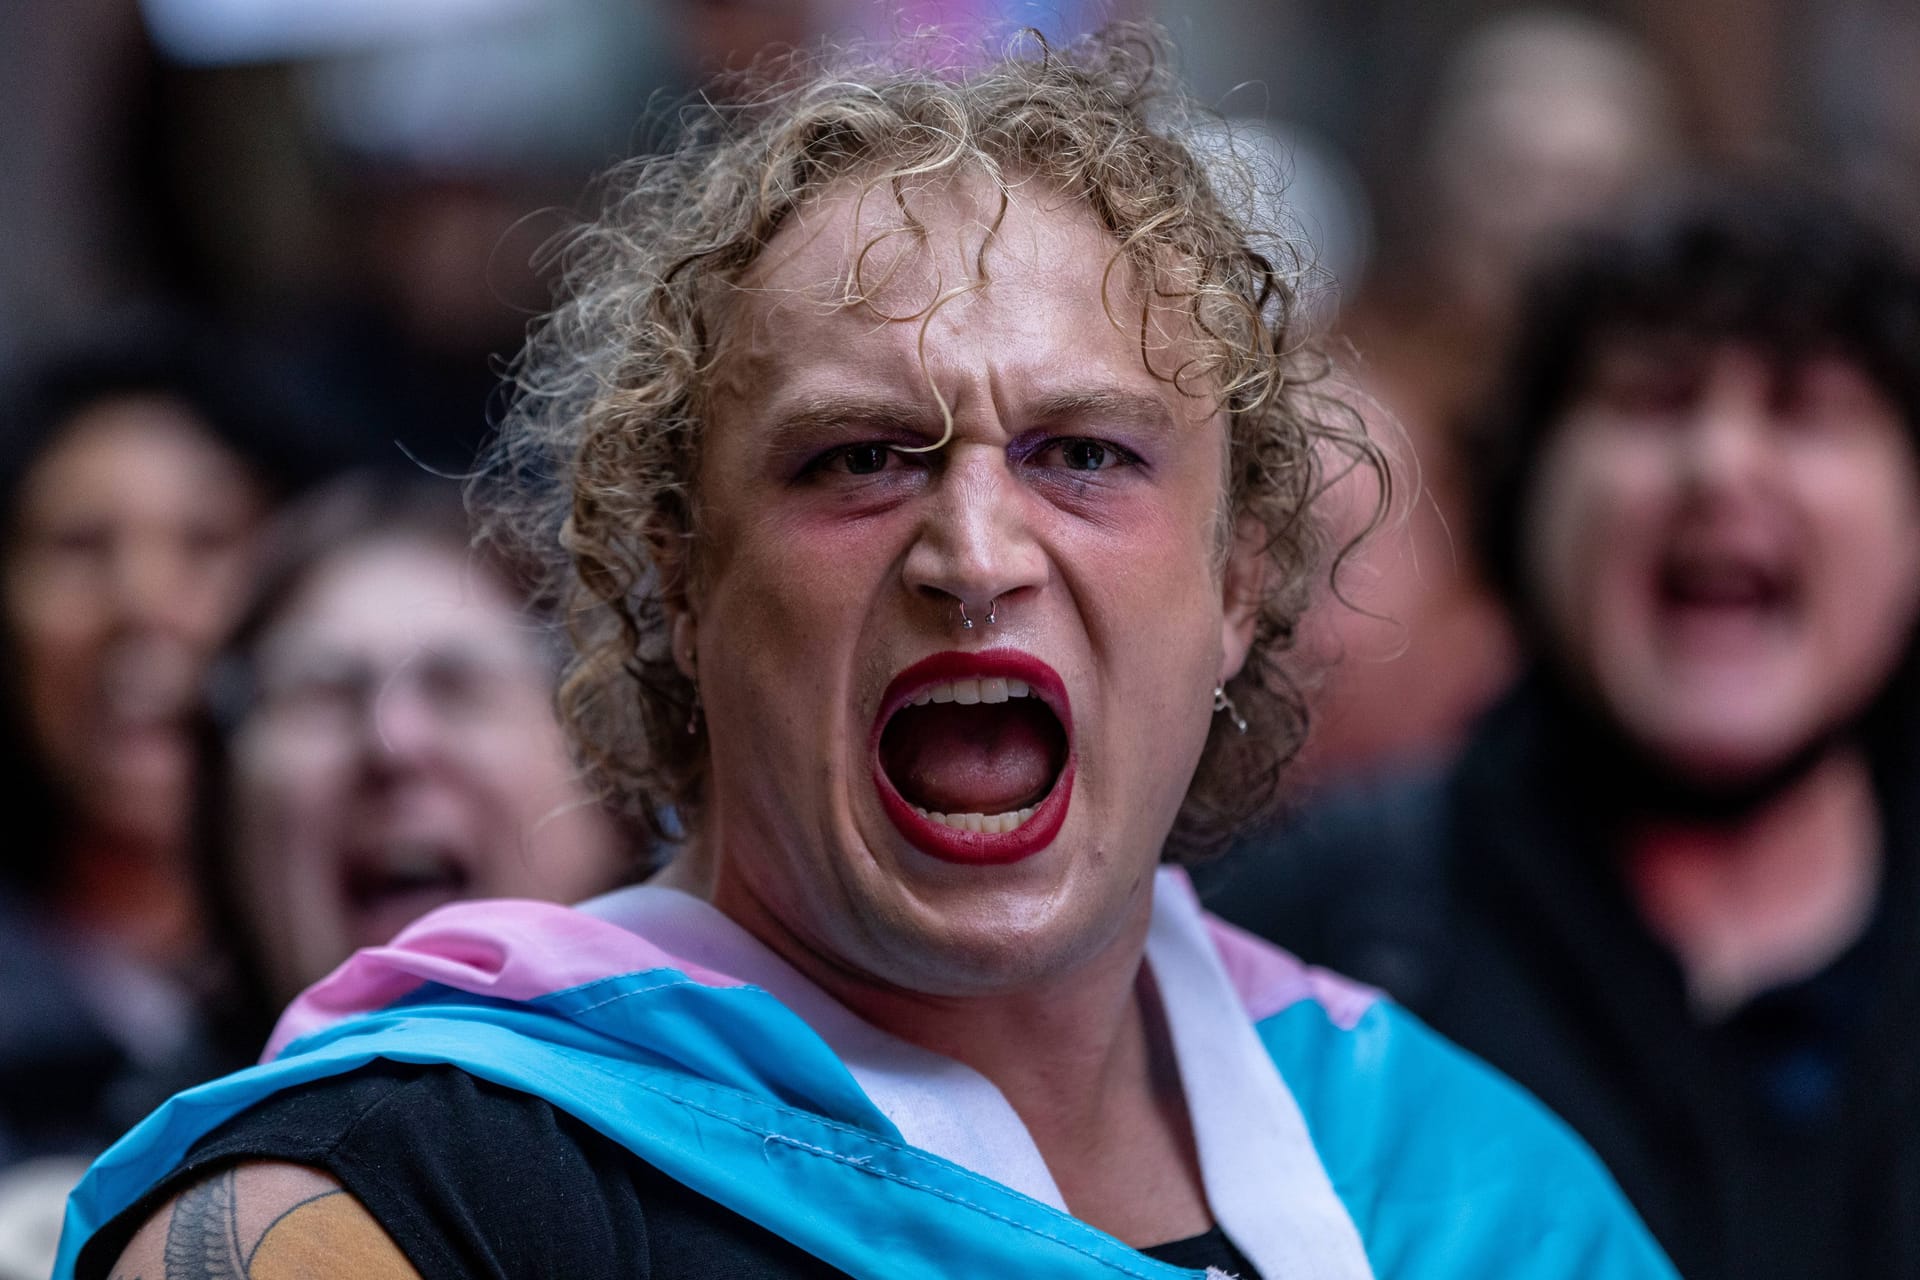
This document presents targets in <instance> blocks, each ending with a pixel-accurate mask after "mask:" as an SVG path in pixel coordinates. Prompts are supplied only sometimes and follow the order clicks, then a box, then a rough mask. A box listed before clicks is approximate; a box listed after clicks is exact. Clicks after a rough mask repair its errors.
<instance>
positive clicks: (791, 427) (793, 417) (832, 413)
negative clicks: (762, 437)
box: [767, 395, 940, 448]
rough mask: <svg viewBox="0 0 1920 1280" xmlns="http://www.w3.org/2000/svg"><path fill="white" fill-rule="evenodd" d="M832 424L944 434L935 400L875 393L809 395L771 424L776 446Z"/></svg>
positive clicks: (890, 432)
mask: <svg viewBox="0 0 1920 1280" xmlns="http://www.w3.org/2000/svg"><path fill="white" fill-rule="evenodd" d="M830 427H854V428H861V429H865V430H869V431H874V432H877V433H880V434H883V435H900V436H905V435H913V436H918V435H930V436H938V435H939V434H940V415H939V412H938V410H936V409H935V408H934V406H933V405H931V404H925V405H923V404H919V403H917V402H915V401H911V400H895V399H889V398H885V397H873V396H846V395H824V396H808V397H806V398H805V399H802V400H800V401H799V402H797V403H795V404H793V405H791V406H789V407H787V408H784V409H781V410H779V411H778V412H777V413H775V414H774V415H773V417H772V420H771V421H770V423H769V424H768V426H767V440H768V443H769V444H770V445H772V446H773V447H774V448H778V447H779V446H780V445H782V444H784V443H786V442H788V441H790V440H795V439H802V440H804V439H805V438H807V437H809V436H812V435H815V434H818V433H819V432H820V431H821V430H823V429H826V428H830Z"/></svg>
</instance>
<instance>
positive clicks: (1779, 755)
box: [1643, 725, 1817, 787]
mask: <svg viewBox="0 0 1920 1280" xmlns="http://www.w3.org/2000/svg"><path fill="white" fill-rule="evenodd" d="M1816 739H1817V735H1815V734H1812V733H1785V732H1779V731H1771V730H1769V731H1758V730H1756V729H1755V728H1754V727H1753V726H1750V725H1729V726H1714V727H1711V728H1707V727H1698V726H1696V727H1690V728H1687V729H1672V728H1670V729H1668V730H1667V731H1665V732H1662V733H1655V734H1653V735H1650V736H1649V737H1648V738H1646V739H1643V741H1645V742H1646V745H1647V747H1648V748H1649V750H1650V752H1651V754H1653V755H1654V756H1655V757H1656V758H1658V759H1661V760H1664V761H1665V762H1666V763H1667V765H1668V767H1670V768H1671V769H1672V770H1673V771H1674V772H1675V773H1677V774H1679V775H1680V776H1681V777H1683V778H1685V779H1687V780H1688V781H1691V782H1693V783H1696V784H1699V785H1702V786H1708V787H1727V786H1739V785H1741V784H1743V783H1749V782H1753V781H1756V780H1758V779H1761V778H1764V777H1766V776H1767V775H1768V774H1770V773H1773V772H1775V771H1776V770H1779V769H1781V768H1783V767H1784V766H1786V765H1787V764H1788V763H1789V762H1790V761H1792V760H1793V759H1794V758H1795V757H1796V756H1797V755H1799V754H1800V753H1801V752H1803V751H1805V750H1806V749H1807V747H1808V746H1810V745H1811V744H1812V743H1813V742H1815V741H1816Z"/></svg>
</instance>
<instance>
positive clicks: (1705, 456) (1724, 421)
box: [1681, 381, 1773, 495]
mask: <svg viewBox="0 0 1920 1280" xmlns="http://www.w3.org/2000/svg"><path fill="white" fill-rule="evenodd" d="M1771 415H1772V409H1771V407H1770V404H1769V401H1768V397H1767V389H1766V387H1765V386H1764V385H1754V384H1751V383H1749V382H1746V381H1742V382H1741V383H1739V384H1738V385H1727V384H1726V383H1725V382H1722V383H1721V384H1720V385H1718V386H1715V387H1713V388H1711V389H1710V390H1709V392H1708V393H1707V394H1706V395H1704V396H1703V397H1702V399H1701V402H1700V404H1699V406H1698V407H1697V409H1696V411H1695V413H1694V417H1693V420H1692V421H1691V422H1689V423H1688V424H1687V427H1686V430H1685V432H1684V433H1683V449H1682V459H1681V460H1682V467H1683V471H1684V474H1685V476H1686V479H1687V481H1688V484H1689V487H1690V488H1692V489H1693V490H1694V491H1695V492H1697V493H1700V494H1703V495H1721V494H1727V493H1734V492H1737V491H1739V490H1740V489H1741V488H1743V487H1744V486H1747V485H1749V484H1752V483H1753V482H1754V481H1755V480H1756V479H1758V478H1759V477H1760V476H1761V474H1762V473H1763V471H1764V468H1765V466H1766V463H1767V460H1768V457H1769V456H1770V452H1771V443H1772V440H1773V431H1772V420H1771Z"/></svg>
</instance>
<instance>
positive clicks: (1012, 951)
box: [870, 847, 1151, 997]
mask: <svg viewBox="0 0 1920 1280" xmlns="http://www.w3.org/2000/svg"><path fill="white" fill-rule="evenodd" d="M1066 853H1067V851H1066V850H1063V849H1060V848H1058V847H1055V848H1053V849H1049V850H1047V851H1046V853H1044V854H1042V855H1041V856H1040V857H1039V858H1036V859H1035V860H1034V862H1033V863H1029V864H1028V865H1026V866H1023V867H1021V868H1019V869H1018V870H1019V871H1020V872H1025V873H1027V874H1023V875H1018V876H1017V877H1016V878H1015V880H1014V882H1012V883H1001V884H998V885H992V886H989V885H986V884H983V883H981V882H980V881H979V880H978V879H975V880H974V882H973V883H972V884H970V885H960V884H947V885H943V886H941V888H940V889H938V890H936V891H934V892H932V893H919V894H915V895H914V901H913V903H912V905H911V906H910V907H909V908H908V909H907V912H906V913H904V914H903V915H894V914H893V913H885V914H884V915H883V916H882V917H881V918H880V919H878V920H877V921H876V924H875V925H874V926H873V927H872V928H871V929H870V937H871V938H872V940H873V943H874V945H875V948H876V951H877V952H878V954H877V955H876V956H875V959H874V967H875V968H876V970H878V971H879V972H878V974H877V976H881V977H884V978H885V979H886V980H887V981H889V982H891V983H893V984H894V985H897V986H900V987H904V988H907V989H909V990H913V991H918V992H921V993H922V994H926V995H934V996H954V997H961V996H981V995H992V994H1001V993H1006V992H1009V991H1015V990H1019V989H1021V988H1024V987H1029V986H1032V985H1035V984H1040V983H1045V982H1048V981H1050V980H1053V979H1055V978H1058V977H1061V976H1064V975H1066V974H1069V973H1071V972H1073V971H1074V970H1075V969H1077V968H1079V967H1080V966H1081V965H1083V964H1085V963H1086V962H1087V961H1089V960H1090V959H1092V958H1093V957H1095V956H1097V955H1099V954H1101V953H1102V952H1104V951H1105V950H1106V949H1107V948H1108V947H1110V946H1111V945H1112V944H1113V942H1114V941H1115V939H1116V938H1117V937H1118V936H1119V935H1120V934H1121V932H1122V931H1123V930H1124V929H1125V928H1126V926H1127V922H1128V921H1129V920H1130V919H1131V917H1132V915H1133V914H1134V912H1132V911H1131V910H1130V909H1129V908H1130V907H1132V906H1134V905H1135V904H1134V903H1133V902H1132V901H1130V900H1129V899H1127V898H1123V897H1122V896H1121V895H1119V894H1116V893H1114V892H1113V891H1111V890H1109V889H1106V888H1105V886H1100V885H1095V884H1089V883H1086V882H1084V881H1082V882H1081V883H1079V884H1077V885H1076V884H1075V883H1074V877H1072V876H1071V874H1070V868H1068V867H1064V866H1063V867H1062V868H1061V872H1062V873H1061V874H1055V875H1035V874H1032V873H1033V872H1035V871H1040V870H1042V869H1043V866H1044V864H1045V863H1046V862H1048V861H1050V860H1051V858H1052V857H1053V856H1055V855H1061V856H1062V860H1063V863H1064V862H1067V861H1069V859H1068V858H1067V856H1066ZM1035 863H1038V864H1041V865H1039V866H1036V865H1034V864H1035ZM1009 870H1011V869H1009ZM1143 883H1151V880H1150V877H1148V878H1147V879H1146V880H1145V881H1143ZM1142 917H1143V918H1144V913H1142Z"/></svg>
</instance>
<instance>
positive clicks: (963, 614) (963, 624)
mask: <svg viewBox="0 0 1920 1280" xmlns="http://www.w3.org/2000/svg"><path fill="white" fill-rule="evenodd" d="M999 602H1000V597H999V596H995V597H994V598H993V599H991V600H989V601H987V619H986V621H987V625H988V626H992V625H993V624H994V622H995V621H996V620H997V619H995V617H994V609H995V607H996V606H997V605H998V604H999ZM960 629H961V630H962V631H971V630H973V619H972V618H969V617H968V616H967V602H966V601H965V600H962V601H961V602H960Z"/></svg>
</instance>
